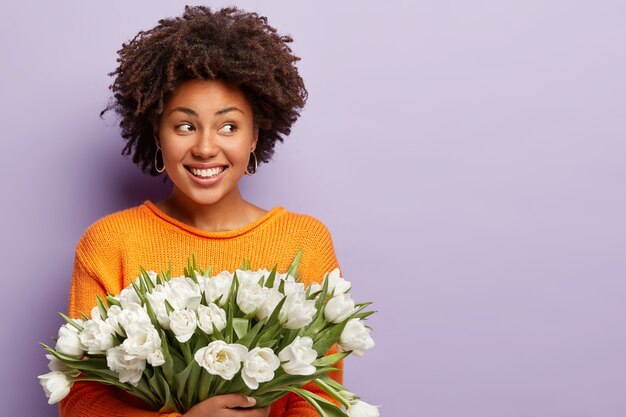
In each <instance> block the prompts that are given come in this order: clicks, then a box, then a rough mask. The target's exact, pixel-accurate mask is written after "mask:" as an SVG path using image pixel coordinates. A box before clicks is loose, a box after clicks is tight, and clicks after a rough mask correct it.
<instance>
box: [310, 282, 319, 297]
mask: <svg viewBox="0 0 626 417" xmlns="http://www.w3.org/2000/svg"><path fill="white" fill-rule="evenodd" d="M318 291H322V286H321V285H320V284H318V283H317V282H314V283H312V284H311V285H309V294H313V293H314V292H318Z"/></svg>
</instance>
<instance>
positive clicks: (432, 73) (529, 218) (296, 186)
mask: <svg viewBox="0 0 626 417" xmlns="http://www.w3.org/2000/svg"><path fill="white" fill-rule="evenodd" d="M183 4H184V3H182V2H178V1H148V0H144V1H108V2H85V1H77V0H76V1H55V2H46V1H39V2H33V1H20V2H6V3H5V4H4V5H3V6H2V9H3V13H2V14H3V17H4V18H3V24H2V25H0V33H1V41H0V42H1V43H0V47H1V52H2V67H1V68H2V69H1V71H2V74H1V75H2V76H1V77H0V87H1V91H2V97H3V99H2V100H1V104H0V106H1V109H0V115H1V118H2V119H1V121H2V124H1V129H2V132H1V133H2V145H1V146H2V152H1V153H0V155H1V158H2V164H1V165H0V166H1V169H2V178H3V180H4V182H5V187H6V192H5V194H4V198H3V201H4V203H3V205H2V216H1V217H0V221H1V222H2V229H1V230H2V250H1V253H2V257H3V258H2V265H3V268H4V270H5V273H4V280H3V281H4V285H5V288H4V291H3V295H4V296H3V297H2V301H1V303H0V305H1V308H2V323H3V336H2V344H1V346H2V347H1V349H2V352H1V356H0V357H1V358H2V361H3V367H2V372H1V375H2V386H3V389H2V390H0V392H1V395H2V409H3V411H2V414H3V415H19V416H53V415H56V407H51V406H48V405H47V404H46V400H45V397H44V395H43V393H42V390H41V388H40V386H39V385H38V383H37V381H36V375H38V374H42V373H45V372H46V361H45V359H44V352H43V350H42V349H41V348H40V347H39V346H38V345H37V341H44V342H51V338H52V337H53V336H55V333H56V329H57V328H58V326H59V325H60V324H61V321H60V319H59V318H58V316H57V315H56V312H57V311H64V310H65V308H66V302H67V290H68V286H69V280H70V274H71V268H72V261H73V252H74V247H75V244H76V242H77V240H78V238H79V236H80V235H81V234H82V232H83V231H84V229H85V228H86V227H87V226H88V225H89V224H90V223H92V222H93V221H94V220H96V219H97V218H99V217H101V216H103V215H105V214H107V213H110V212H112V211H115V210H118V209H121V208H125V207H128V206H131V205H135V204H138V203H140V202H141V201H143V200H144V199H148V198H150V199H160V198H162V197H163V196H165V195H166V194H167V191H168V190H167V188H166V187H164V186H163V184H162V183H161V181H160V180H158V179H156V180H155V179H151V178H149V177H147V176H143V175H142V174H141V173H140V171H139V170H138V169H137V168H136V167H135V166H134V165H132V163H131V162H130V160H129V159H127V158H123V157H121V156H120V155H119V154H120V152H121V148H122V146H123V144H122V141H121V139H120V138H119V134H118V130H117V127H116V122H115V119H114V118H112V117H108V118H107V119H106V120H105V121H102V120H100V119H99V118H98V113H99V111H100V110H101V109H102V108H103V107H104V106H105V105H106V103H107V100H108V98H109V92H108V90H107V86H108V85H109V84H110V82H111V80H110V78H109V77H107V75H106V74H107V73H108V72H109V71H111V70H113V69H114V68H115V59H116V51H117V49H118V48H119V47H120V45H121V43H122V42H124V41H127V40H128V39H129V38H131V37H132V36H133V35H134V34H135V33H136V32H137V31H139V30H140V29H146V28H149V27H152V26H153V25H154V24H155V23H156V21H157V20H158V19H159V18H161V17H164V16H173V15H179V14H180V13H181V11H182V6H183ZM212 5H213V6H222V5H227V3H225V2H214V3H212ZM238 5H240V6H242V7H243V8H248V9H252V10H256V11H258V12H260V13H261V14H265V15H267V16H268V17H269V19H270V22H271V23H272V24H274V25H275V26H276V27H278V28H279V30H280V31H281V32H283V33H288V34H291V35H293V36H294V38H295V43H294V46H293V47H294V50H295V52H296V53H297V54H299V55H300V56H302V58H303V60H302V61H301V63H300V69H301V72H302V75H303V77H304V78H305V81H306V83H307V87H308V89H309V92H310V100H309V102H308V105H307V107H306V110H305V111H304V113H303V115H302V118H301V119H300V121H299V122H298V123H297V125H296V128H295V130H294V131H293V134H292V135H291V137H290V138H289V139H288V140H287V141H286V142H285V144H283V145H282V146H279V147H278V150H277V153H276V156H275V160H274V161H273V163H272V164H271V165H263V166H262V167H261V168H260V169H259V173H258V174H257V175H256V176H254V177H251V178H249V179H248V178H246V179H244V180H243V181H244V182H243V193H244V196H245V197H246V198H248V199H249V200H251V201H252V202H254V203H255V204H257V205H260V206H261V207H264V208H266V209H269V208H271V207H273V206H275V205H284V206H285V207H287V208H288V209H290V210H292V211H296V212H304V213H308V214H310V215H313V216H315V217H317V218H319V219H320V220H322V221H323V222H324V223H325V224H326V225H327V226H328V228H329V229H330V231H331V233H332V235H333V238H334V242H335V247H336V251H337V256H338V258H339V262H340V264H341V266H342V269H343V273H344V276H345V277H346V278H347V279H349V280H351V281H353V282H354V284H355V288H354V293H355V297H356V298H357V299H362V300H363V299H370V300H372V301H374V303H375V305H374V307H375V308H376V309H378V310H379V313H378V314H377V315H376V316H374V318H373V319H372V320H371V324H372V326H373V327H374V329H375V330H374V333H373V336H374V338H375V340H376V342H377V346H376V348H375V349H374V350H372V351H370V352H368V353H367V354H366V356H365V357H363V358H357V357H354V358H350V359H349V360H348V361H347V369H346V382H347V385H348V386H349V387H351V388H352V389H354V390H355V391H356V392H358V393H360V394H362V395H363V397H364V399H365V400H367V401H368V402H371V403H374V404H382V405H383V406H382V408H381V415H383V416H388V417H390V416H394V417H403V416H404V417H406V416H428V417H456V416H460V415H463V416H468V417H518V416H519V417H528V416H550V417H561V416H562V417H576V416H589V417H591V416H593V417H618V416H620V417H621V416H624V415H626V396H625V395H624V389H625V388H626V359H625V351H626V330H625V326H624V314H625V313H626V311H625V310H626V309H625V307H624V305H625V302H624V300H625V296H626V279H625V278H626V275H625V272H626V256H625V250H626V221H625V220H626V219H625V215H624V213H626V191H625V187H624V183H625V181H624V180H625V178H626V144H625V139H626V125H625V120H626V76H625V75H624V74H626V46H625V45H626V43H625V39H626V25H625V22H626V3H625V2H624V1H605V0H595V1H575V2H572V1H565V0H559V1H550V2H545V1H538V0H532V1H523V2H522V1H518V2H511V1H495V0H488V1H465V2H452V1H447V0H442V1H437V2H423V1H417V2H409V1H387V2H369V3H366V2H358V1H345V2H331V1H319V0H318V1H308V2H287V1H283V2H277V1H266V2H262V3H261V2H254V1H245V2H244V1H242V2H239V3H238ZM7 286H8V288H7Z"/></svg>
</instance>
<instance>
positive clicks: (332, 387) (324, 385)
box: [313, 376, 350, 408]
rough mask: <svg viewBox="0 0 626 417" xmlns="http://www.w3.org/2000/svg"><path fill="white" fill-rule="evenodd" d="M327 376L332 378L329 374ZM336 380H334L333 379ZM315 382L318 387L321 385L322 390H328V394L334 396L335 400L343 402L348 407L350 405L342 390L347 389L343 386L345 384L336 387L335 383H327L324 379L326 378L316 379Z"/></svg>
mask: <svg viewBox="0 0 626 417" xmlns="http://www.w3.org/2000/svg"><path fill="white" fill-rule="evenodd" d="M325 378H329V379H332V378H330V377H328V376H325ZM333 381H334V380H333ZM313 382H315V384H317V386H318V387H320V388H321V389H322V390H324V392H326V394H328V395H330V396H331V397H333V398H334V399H335V400H337V401H339V402H340V403H341V404H343V405H344V406H345V407H346V408H348V407H350V401H349V400H348V399H347V398H344V397H343V396H342V395H341V394H340V392H341V391H343V390H345V388H344V387H343V385H341V384H339V385H340V387H341V388H340V389H337V388H335V385H330V384H327V383H326V382H325V380H324V378H317V379H315V380H314V381H313Z"/></svg>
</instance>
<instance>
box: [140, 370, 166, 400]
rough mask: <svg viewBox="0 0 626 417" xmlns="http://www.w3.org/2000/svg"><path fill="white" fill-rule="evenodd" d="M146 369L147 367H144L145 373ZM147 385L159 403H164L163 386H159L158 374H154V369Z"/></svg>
mask: <svg viewBox="0 0 626 417" xmlns="http://www.w3.org/2000/svg"><path fill="white" fill-rule="evenodd" d="M148 369H149V367H146V371H147V370H148ZM144 372H145V371H144ZM148 385H150V389H151V390H152V392H154V393H155V394H156V395H157V396H158V397H159V401H161V402H165V392H164V391H163V385H161V381H160V379H159V374H158V373H157V372H156V368H155V371H154V372H153V373H152V376H151V377H149V378H148Z"/></svg>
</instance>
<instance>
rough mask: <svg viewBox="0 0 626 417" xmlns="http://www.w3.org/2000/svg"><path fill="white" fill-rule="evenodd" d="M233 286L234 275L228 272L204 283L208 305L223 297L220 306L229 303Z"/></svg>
mask: <svg viewBox="0 0 626 417" xmlns="http://www.w3.org/2000/svg"><path fill="white" fill-rule="evenodd" d="M232 284H233V274H232V273H230V272H228V271H222V272H220V273H219V274H217V275H216V276H214V277H212V278H209V279H208V280H206V281H204V294H205V297H206V301H207V303H212V302H214V301H215V300H217V299H218V298H220V297H222V298H221V299H220V302H219V305H220V306H224V305H225V304H226V302H227V301H228V295H229V294H230V287H231V286H232Z"/></svg>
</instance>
